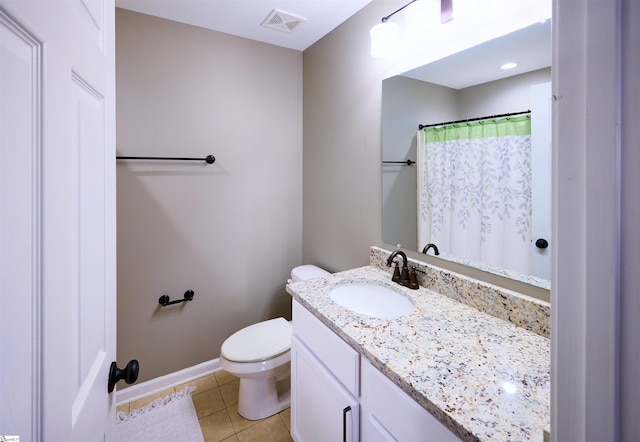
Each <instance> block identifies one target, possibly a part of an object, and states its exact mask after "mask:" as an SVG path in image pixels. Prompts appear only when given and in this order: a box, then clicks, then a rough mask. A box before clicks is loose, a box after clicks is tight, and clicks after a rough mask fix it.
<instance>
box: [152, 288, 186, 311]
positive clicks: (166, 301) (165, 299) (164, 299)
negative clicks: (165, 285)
mask: <svg viewBox="0 0 640 442" xmlns="http://www.w3.org/2000/svg"><path fill="white" fill-rule="evenodd" d="M194 295H195V293H194V292H193V290H187V291H186V292H184V298H182V299H176V300H174V301H171V299H170V298H169V295H162V296H160V298H159V299H158V304H160V305H161V306H163V307H166V306H168V305H171V304H179V303H181V302H185V301H193V296H194Z"/></svg>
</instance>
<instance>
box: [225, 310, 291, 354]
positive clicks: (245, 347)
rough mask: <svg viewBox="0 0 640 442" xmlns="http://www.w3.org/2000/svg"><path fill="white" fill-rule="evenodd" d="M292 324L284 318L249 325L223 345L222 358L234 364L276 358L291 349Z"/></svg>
mask: <svg viewBox="0 0 640 442" xmlns="http://www.w3.org/2000/svg"><path fill="white" fill-rule="evenodd" d="M291 334H292V329H291V324H290V323H289V321H287V320H286V319H284V318H275V319H270V320H268V321H263V322H259V323H257V324H253V325H249V326H247V327H245V328H243V329H242V330H238V331H237V332H235V333H234V334H232V335H231V336H229V337H228V338H227V340H226V341H224V343H223V344H222V348H221V353H222V356H223V357H224V358H226V359H228V360H229V361H234V362H258V361H264V360H266V359H271V358H275V357H277V356H279V355H282V354H284V353H286V352H288V351H289V350H290V349H291Z"/></svg>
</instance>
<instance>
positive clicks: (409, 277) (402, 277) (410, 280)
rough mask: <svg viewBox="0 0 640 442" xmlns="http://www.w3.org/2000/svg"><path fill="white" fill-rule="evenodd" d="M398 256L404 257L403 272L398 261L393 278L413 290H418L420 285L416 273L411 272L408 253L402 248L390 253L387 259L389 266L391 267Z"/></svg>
mask: <svg viewBox="0 0 640 442" xmlns="http://www.w3.org/2000/svg"><path fill="white" fill-rule="evenodd" d="M396 256H400V257H401V258H402V273H401V272H400V270H399V269H398V263H396V268H395V270H394V271H393V277H392V278H391V280H392V281H393V282H397V283H398V284H400V285H403V286H405V287H408V288H410V289H412V290H417V289H418V288H419V285H418V281H417V279H416V274H415V272H413V271H411V272H409V264H408V260H407V255H406V254H405V253H404V252H403V251H402V250H396V251H394V252H393V253H391V255H389V258H388V259H387V267H391V263H392V262H393V260H394V259H395V258H396Z"/></svg>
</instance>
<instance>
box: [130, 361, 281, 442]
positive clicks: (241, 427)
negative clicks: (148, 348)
mask: <svg viewBox="0 0 640 442" xmlns="http://www.w3.org/2000/svg"><path fill="white" fill-rule="evenodd" d="M239 382H240V380H239V379H238V378H236V377H235V376H232V375H230V374H229V373H227V372H225V371H218V372H216V373H213V374H210V375H208V376H204V377H202V378H199V379H196V380H194V381H191V382H187V383H185V384H182V385H178V386H176V387H174V388H169V389H167V390H164V391H161V392H159V393H156V394H155V395H151V396H147V397H144V398H142V399H138V400H136V401H133V402H129V403H128V404H124V405H121V406H119V407H118V411H132V410H135V409H137V408H140V407H144V406H145V405H147V404H149V403H150V402H152V401H153V400H155V399H157V398H162V397H165V396H168V395H170V394H171V393H173V392H174V391H180V390H181V389H183V388H184V387H187V386H191V385H193V386H196V387H198V388H197V389H196V390H195V391H194V392H193V393H191V397H192V398H193V404H194V405H195V407H196V413H197V414H198V419H199V420H200V428H202V435H203V436H204V440H205V442H222V441H224V442H254V441H255V442H258V441H260V442H289V441H293V439H291V435H290V427H289V422H290V417H291V414H290V409H289V408H287V409H286V410H284V411H282V412H280V413H278V414H276V415H274V416H271V417H268V418H266V419H262V420H259V421H250V420H247V419H245V418H243V417H242V416H240V415H239V414H238V385H239Z"/></svg>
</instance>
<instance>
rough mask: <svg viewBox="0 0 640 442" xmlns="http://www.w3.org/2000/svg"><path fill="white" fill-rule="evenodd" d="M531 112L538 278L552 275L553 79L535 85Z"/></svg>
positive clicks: (533, 238) (535, 273)
mask: <svg viewBox="0 0 640 442" xmlns="http://www.w3.org/2000/svg"><path fill="white" fill-rule="evenodd" d="M531 115H533V117H532V119H531V170H532V175H531V187H532V194H531V203H532V218H531V254H532V269H531V274H532V275H533V276H537V277H538V278H543V279H551V249H552V241H551V124H552V119H551V83H550V82H549V83H541V84H536V85H534V86H532V87H531ZM545 241H546V244H545Z"/></svg>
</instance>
